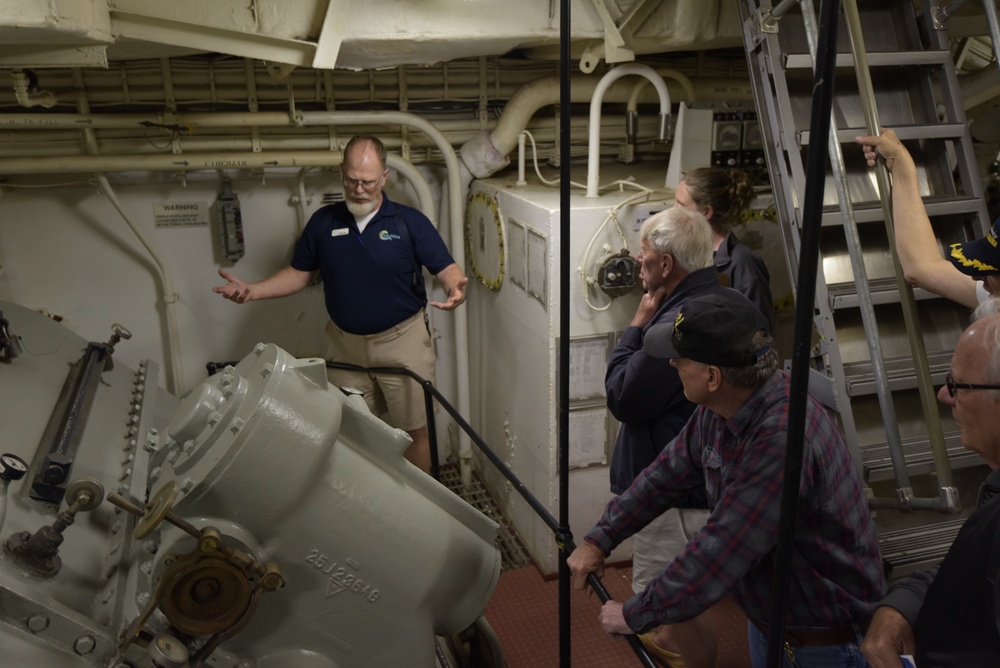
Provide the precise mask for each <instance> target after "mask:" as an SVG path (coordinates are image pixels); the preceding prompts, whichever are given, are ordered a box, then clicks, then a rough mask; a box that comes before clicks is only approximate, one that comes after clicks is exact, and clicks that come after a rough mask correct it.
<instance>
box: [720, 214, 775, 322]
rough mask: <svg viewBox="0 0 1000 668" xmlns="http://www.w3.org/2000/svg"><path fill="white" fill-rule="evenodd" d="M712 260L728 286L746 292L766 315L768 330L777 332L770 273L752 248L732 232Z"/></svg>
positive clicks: (747, 296)
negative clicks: (724, 277)
mask: <svg viewBox="0 0 1000 668" xmlns="http://www.w3.org/2000/svg"><path fill="white" fill-rule="evenodd" d="M712 262H713V263H714V264H715V268H716V269H718V270H719V273H720V274H725V276H726V280H725V281H723V285H727V282H726V281H728V286H729V287H730V288H732V289H733V290H736V291H737V292H741V293H743V295H744V296H745V297H746V298H747V299H749V300H750V301H751V302H753V305H754V306H756V307H757V310H758V311H760V312H761V313H763V314H764V317H765V318H767V331H769V332H774V300H773V299H772V297H771V274H770V273H769V272H768V271H767V265H765V264H764V261H763V260H761V259H760V256H758V255H757V254H756V253H754V252H753V251H752V250H750V247H749V246H747V245H746V244H745V243H743V242H742V241H740V240H739V239H738V238H737V237H736V235H735V234H733V233H732V232H730V233H729V234H727V235H726V240H725V241H723V242H722V245H721V246H719V250H717V251H715V253H713V254H712Z"/></svg>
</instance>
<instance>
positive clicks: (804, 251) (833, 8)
mask: <svg viewBox="0 0 1000 668" xmlns="http://www.w3.org/2000/svg"><path fill="white" fill-rule="evenodd" d="M819 14H820V20H819V39H818V41H817V43H816V71H815V73H814V80H813V98H812V115H811V117H810V119H809V156H808V161H807V163H806V192H805V196H804V198H803V203H802V248H801V251H800V253H801V254H800V257H799V277H798V278H799V280H798V288H797V292H796V300H795V345H794V351H793V355H792V377H791V397H790V399H789V402H788V448H787V450H786V453H785V478H784V481H783V485H782V493H781V520H780V522H779V534H778V546H777V549H776V554H775V560H774V592H773V593H772V598H771V629H770V637H769V639H768V643H767V665H768V667H769V668H778V667H779V666H781V665H782V656H783V654H784V640H783V638H784V637H785V614H786V610H787V607H788V589H789V579H790V578H791V572H792V569H791V564H792V559H793V552H794V544H795V520H796V517H797V516H798V509H799V482H800V479H801V477H802V451H803V440H804V438H805V417H806V405H807V402H808V396H807V393H808V391H809V360H810V357H811V348H812V326H813V308H814V306H815V302H816V274H817V271H818V270H819V241H820V225H821V223H822V216H823V189H824V186H825V185H826V166H827V164H829V153H828V151H827V147H828V143H827V142H828V141H829V135H830V111H831V109H832V107H833V79H834V70H835V66H836V63H837V16H838V15H839V14H840V0H822V1H821V2H820V9H819Z"/></svg>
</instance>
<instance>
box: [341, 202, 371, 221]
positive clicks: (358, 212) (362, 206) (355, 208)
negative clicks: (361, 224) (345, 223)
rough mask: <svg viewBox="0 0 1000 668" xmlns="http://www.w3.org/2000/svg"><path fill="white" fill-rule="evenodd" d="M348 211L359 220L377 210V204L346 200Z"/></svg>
mask: <svg viewBox="0 0 1000 668" xmlns="http://www.w3.org/2000/svg"><path fill="white" fill-rule="evenodd" d="M346 203H347V210H348V211H350V212H351V213H352V214H353V215H354V216H356V217H358V218H363V217H365V216H367V215H368V214H369V213H371V212H372V211H374V210H375V207H376V206H377V204H376V203H375V202H364V203H361V202H352V201H351V200H346Z"/></svg>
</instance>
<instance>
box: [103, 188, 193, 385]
mask: <svg viewBox="0 0 1000 668" xmlns="http://www.w3.org/2000/svg"><path fill="white" fill-rule="evenodd" d="M97 183H98V184H99V185H100V187H101V191H102V192H103V193H104V194H105V195H106V196H107V198H108V199H109V200H110V201H111V204H112V205H113V206H114V207H115V209H116V210H117V211H118V213H119V214H121V217H122V219H124V220H125V223H126V224H127V225H128V226H129V227H130V228H131V229H132V232H133V233H134V234H135V236H136V238H138V239H139V242H140V243H141V244H142V245H143V247H144V248H145V249H146V252H148V253H149V255H150V257H151V258H153V262H155V263H156V267H157V269H159V273H160V280H161V281H162V282H163V302H164V304H165V305H166V315H167V344H168V345H169V347H170V369H171V378H170V383H169V387H168V388H167V389H169V390H170V392H171V393H172V394H175V395H176V394H178V393H179V392H180V391H181V390H182V389H183V388H184V372H183V370H182V369H181V364H180V357H181V351H180V334H179V332H178V327H177V313H176V311H175V308H176V306H177V293H176V292H174V284H173V281H171V279H170V274H169V272H167V268H166V266H165V265H164V264H163V261H162V260H161V259H160V256H159V255H157V254H156V251H155V250H153V247H152V245H151V244H150V243H149V241H148V240H147V239H146V237H145V236H144V235H143V233H142V231H141V230H140V229H139V226H138V225H136V224H135V221H133V220H132V217H131V215H129V212H128V211H127V210H126V209H125V207H124V206H123V205H122V203H121V201H120V200H119V199H118V196H117V195H116V194H115V191H114V190H113V189H112V188H111V184H110V183H108V178H107V177H106V176H105V175H104V174H100V173H99V174H97Z"/></svg>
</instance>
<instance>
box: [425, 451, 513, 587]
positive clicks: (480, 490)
mask: <svg viewBox="0 0 1000 668" xmlns="http://www.w3.org/2000/svg"><path fill="white" fill-rule="evenodd" d="M440 473H441V484H442V485H444V486H445V487H447V488H448V489H450V490H451V491H453V492H454V493H455V494H457V495H458V496H459V497H460V498H461V499H462V500H463V501H465V502H466V503H468V504H469V505H470V506H472V507H473V508H475V509H476V510H478V511H479V512H481V513H482V514H483V515H486V516H487V517H489V518H490V519H491V520H493V521H494V522H496V523H497V524H499V525H500V532H499V534H498V535H497V546H498V547H499V548H500V564H501V569H502V570H505V571H508V570H513V569H515V568H521V567H522V566H527V565H528V564H530V563H531V556H530V555H529V554H528V551H527V550H525V549H524V545H523V544H522V543H521V539H520V538H519V537H518V535H517V534H516V533H515V532H514V528H513V527H512V526H511V525H510V522H508V521H507V518H506V517H504V516H503V514H502V513H501V512H500V508H499V507H497V504H496V502H495V501H494V500H493V497H491V496H490V495H489V492H487V491H486V488H485V487H483V483H482V481H481V480H480V479H479V476H477V475H476V473H475V472H474V471H473V473H472V481H471V482H470V483H469V484H468V485H463V484H462V476H461V474H460V473H459V470H458V465H457V464H455V463H454V462H450V461H449V462H446V463H444V464H442V465H441V468H440Z"/></svg>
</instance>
